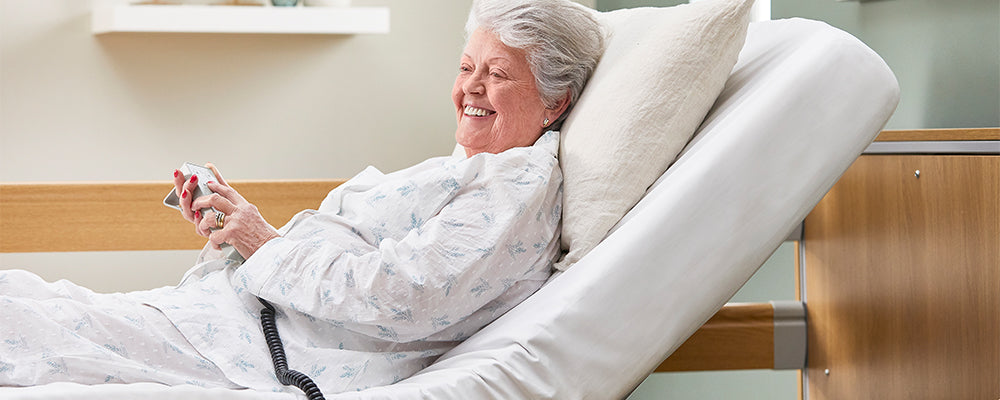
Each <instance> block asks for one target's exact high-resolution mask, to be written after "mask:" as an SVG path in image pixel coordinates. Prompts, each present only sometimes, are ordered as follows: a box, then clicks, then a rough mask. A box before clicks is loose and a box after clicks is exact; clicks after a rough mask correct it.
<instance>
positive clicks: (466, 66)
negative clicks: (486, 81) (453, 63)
mask: <svg viewBox="0 0 1000 400" xmlns="http://www.w3.org/2000/svg"><path fill="white" fill-rule="evenodd" d="M458 70H459V71H460V72H469V71H472V68H471V67H469V66H468V65H460V66H459V67H458Z"/></svg>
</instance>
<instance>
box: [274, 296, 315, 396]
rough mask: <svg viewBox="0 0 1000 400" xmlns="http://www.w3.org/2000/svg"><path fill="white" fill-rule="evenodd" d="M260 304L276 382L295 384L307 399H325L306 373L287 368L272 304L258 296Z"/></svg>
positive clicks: (283, 347)
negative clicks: (262, 306)
mask: <svg viewBox="0 0 1000 400" xmlns="http://www.w3.org/2000/svg"><path fill="white" fill-rule="evenodd" d="M257 300H260V304H263V305H264V308H263V309H261V310H260V327H261V329H262V330H263V331H264V339H265V340H266V341H267V349H268V350H269V351H270V352H271V361H273V362H274V374H275V375H277V376H278V382H281V384H282V385H295V386H296V387H298V388H299V389H302V391H303V392H305V394H306V397H308V398H309V400H326V399H325V398H324V397H323V392H320V391H319V387H317V386H316V383H315V382H313V380H312V379H309V377H308V376H306V374H303V373H301V372H299V371H295V370H291V369H288V360H286V359H285V346H283V345H282V344H281V337H279V336H278V324H277V323H276V322H275V320H274V312H275V311H274V306H272V305H271V303H268V302H267V300H264V299H262V298H260V297H258V298H257Z"/></svg>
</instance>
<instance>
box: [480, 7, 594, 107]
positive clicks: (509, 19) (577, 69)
mask: <svg viewBox="0 0 1000 400" xmlns="http://www.w3.org/2000/svg"><path fill="white" fill-rule="evenodd" d="M594 13H595V12H594V11H592V10H589V9H587V8H585V7H584V6H582V5H579V4H576V3H573V2H571V1H569V0H475V1H474V2H473V4H472V11H470V12H469V19H468V21H467V22H466V24H465V34H466V41H468V38H469V37H470V36H472V33H473V32H475V31H476V29H478V28H483V30H486V31H489V32H492V33H493V34H495V35H497V37H498V38H499V39H500V41H501V42H503V44H505V45H507V46H509V47H513V48H517V49H521V50H524V51H525V52H526V53H527V59H528V60H527V61H528V65H529V66H530V68H531V72H532V74H534V76H535V85H536V86H537V87H538V93H539V95H540V96H541V98H542V102H543V103H544V104H545V106H546V107H550V108H553V107H555V106H556V105H558V104H559V101H560V100H562V99H563V98H564V97H565V96H566V94H567V92H568V93H569V104H570V106H569V107H568V108H567V110H566V112H564V113H563V114H562V115H561V116H560V117H559V119H557V120H556V121H555V122H556V123H560V122H562V120H563V119H565V118H566V115H567V114H569V108H571V107H572V106H573V104H575V103H576V100H577V99H578V98H580V93H581V92H582V91H583V87H584V85H586V83H587V79H589V78H590V75H591V73H593V72H594V68H596V67H597V61H598V60H599V59H600V58H601V54H603V53H604V32H603V31H602V29H601V25H600V23H599V22H597V19H596V18H595V17H594ZM557 126H558V125H557Z"/></svg>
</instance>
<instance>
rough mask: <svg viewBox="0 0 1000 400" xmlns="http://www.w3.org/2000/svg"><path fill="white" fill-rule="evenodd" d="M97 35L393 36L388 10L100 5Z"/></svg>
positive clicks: (96, 12)
mask: <svg viewBox="0 0 1000 400" xmlns="http://www.w3.org/2000/svg"><path fill="white" fill-rule="evenodd" d="M91 23H92V26H91V30H92V31H93V33H94V34H95V35H99V34H105V33H115V32H186V33H287V34H325V35H350V34H358V33H389V8H388V7H249V6H209V5H121V4H118V5H114V4H111V5H101V3H100V2H97V4H96V5H95V6H94V9H93V12H92V15H91Z"/></svg>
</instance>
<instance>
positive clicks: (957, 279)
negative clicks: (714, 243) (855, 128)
mask: <svg viewBox="0 0 1000 400" xmlns="http://www.w3.org/2000/svg"><path fill="white" fill-rule="evenodd" d="M985 132H986V134H985V137H984V136H979V137H977V138H976V139H974V140H979V141H981V142H980V143H979V144H980V145H985V146H986V148H987V149H991V148H992V146H996V151H995V152H993V151H986V152H984V153H986V154H979V155H968V154H966V155H947V154H922V155H906V154H899V155H896V154H882V155H864V156H862V157H860V158H859V159H858V160H857V161H856V162H855V164H854V165H853V166H852V167H851V168H850V169H849V170H848V171H847V172H846V173H845V174H844V176H843V177H842V178H841V179H840V181H839V182H838V183H837V184H836V185H835V186H834V188H833V189H832V190H831V191H830V192H829V193H828V194H827V195H826V197H824V198H823V200H822V201H821V202H820V203H819V205H817V207H816V208H815V209H814V210H813V211H812V213H811V214H810V215H809V216H808V218H806V221H805V227H804V240H805V241H804V259H805V265H804V276H805V278H804V281H805V294H804V296H805V302H806V307H807V320H808V327H809V328H808V335H809V338H808V362H807V372H806V376H807V378H806V385H805V386H806V388H805V389H804V390H805V392H806V393H807V396H808V397H807V399H809V400H816V399H986V400H993V399H1000V155H996V153H1000V142H998V141H997V140H998V139H1000V130H985ZM925 133H926V132H925ZM925 133H922V135H924V134H925ZM980 133H982V130H980ZM883 136H884V135H883ZM897 136H898V135H897ZM904 136H905V135H904ZM940 136H942V137H944V138H947V139H948V140H959V139H960V138H955V137H954V136H949V135H947V134H944V135H940ZM921 137H926V136H921ZM896 140H900V139H899V138H898V137H897V139H896ZM903 140H905V137H904V138H903ZM919 140H924V139H919ZM980 147H982V146H980ZM991 152H992V153H993V154H990V153H991Z"/></svg>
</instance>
